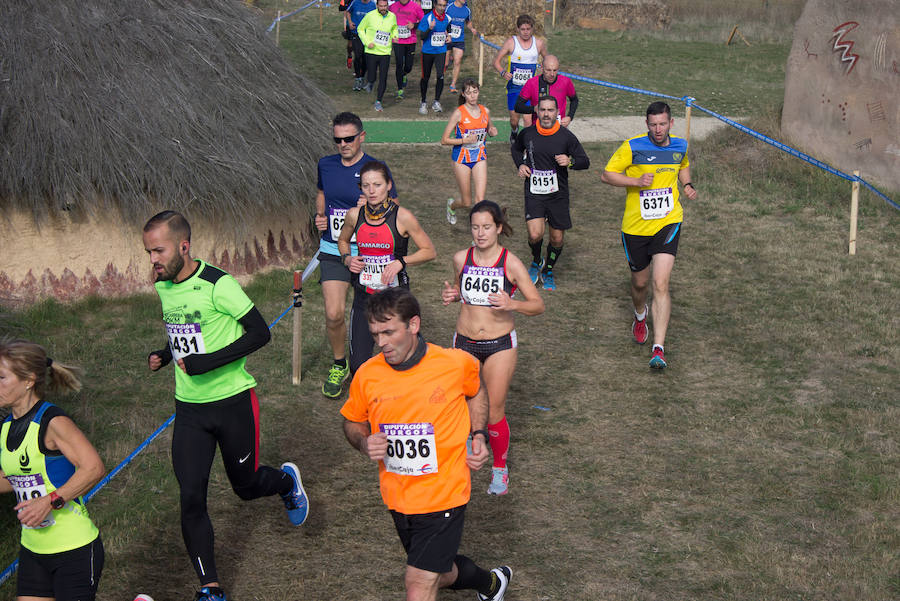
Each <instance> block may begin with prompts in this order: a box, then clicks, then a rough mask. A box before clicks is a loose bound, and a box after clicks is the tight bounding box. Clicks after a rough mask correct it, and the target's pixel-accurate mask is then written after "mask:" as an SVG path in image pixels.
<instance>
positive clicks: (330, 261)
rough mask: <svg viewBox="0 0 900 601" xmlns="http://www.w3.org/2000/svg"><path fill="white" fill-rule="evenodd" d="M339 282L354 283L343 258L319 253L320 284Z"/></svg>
mask: <svg viewBox="0 0 900 601" xmlns="http://www.w3.org/2000/svg"><path fill="white" fill-rule="evenodd" d="M331 280H337V281H339V282H347V283H348V284H349V283H350V282H352V281H353V274H351V273H350V270H349V269H347V266H346V265H344V264H343V263H342V262H341V258H340V257H338V256H335V255H326V254H322V253H319V283H320V284H321V283H322V282H328V281H331Z"/></svg>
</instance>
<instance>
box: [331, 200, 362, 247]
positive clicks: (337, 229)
mask: <svg viewBox="0 0 900 601" xmlns="http://www.w3.org/2000/svg"><path fill="white" fill-rule="evenodd" d="M349 210H350V209H340V208H338V207H331V208H330V209H329V210H328V229H329V230H330V233H331V239H332V240H334V241H335V242H337V240H338V238H340V237H341V229H343V227H344V220H345V219H346V218H347V211H349ZM355 241H356V232H353V235H352V236H350V242H355Z"/></svg>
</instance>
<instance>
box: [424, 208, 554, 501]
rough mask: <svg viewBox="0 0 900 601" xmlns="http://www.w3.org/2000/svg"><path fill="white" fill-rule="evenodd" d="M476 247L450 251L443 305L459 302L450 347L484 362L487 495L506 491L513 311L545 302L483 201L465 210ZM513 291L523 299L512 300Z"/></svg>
mask: <svg viewBox="0 0 900 601" xmlns="http://www.w3.org/2000/svg"><path fill="white" fill-rule="evenodd" d="M469 223H470V224H471V228H472V238H473V239H474V242H475V246H473V247H470V248H467V249H465V250H461V251H459V252H457V253H456V254H455V255H453V268H454V272H455V273H456V282H455V283H454V284H453V285H451V284H450V282H444V288H443V291H442V292H441V299H442V301H443V303H444V305H449V304H450V303H452V302H456V301H462V306H461V308H460V311H459V318H458V319H457V321H456V335H455V336H454V339H453V342H454V344H453V346H454V347H456V348H462V349H464V350H466V351H468V352H470V353H472V354H473V355H474V356H475V357H477V358H478V359H479V360H480V361H481V362H482V364H483V367H482V372H481V373H482V375H483V377H484V382H485V385H486V386H487V390H488V398H489V399H490V403H491V405H490V415H489V418H488V431H489V432H490V435H491V437H490V443H491V451H492V452H493V456H494V465H493V470H492V472H493V473H492V478H491V485H490V487H489V488H488V493H489V494H494V495H503V494H506V492H507V490H508V482H509V470H508V468H507V467H506V455H507V452H508V451H509V425H508V424H507V422H506V395H507V393H508V392H509V383H510V381H511V380H512V375H513V372H514V371H515V368H516V358H517V353H518V351H517V349H516V331H515V322H514V319H513V313H522V314H523V315H540V314H541V313H543V312H544V301H543V300H542V299H541V296H540V294H538V291H537V289H536V288H535V287H534V284H533V283H532V282H531V278H530V277H528V271H527V270H526V269H525V265H524V264H523V263H522V261H520V260H519V259H518V257H516V256H515V255H514V254H512V253H511V252H509V250H507V249H506V248H504V247H503V246H501V245H500V240H499V237H500V234H501V233H502V234H506V235H507V236H508V235H510V234H512V229H511V228H510V226H509V224H508V223H507V221H506V215H505V213H504V212H503V211H502V210H501V209H500V207H499V206H498V205H497V203H494V202H491V201H489V200H483V201H481V202H479V203H477V204H476V205H475V206H474V207H472V212H471V213H470V214H469ZM517 290H518V291H519V292H521V295H522V296H523V297H524V299H523V300H518V299H514V298H513V296H514V295H515V294H516V292H517Z"/></svg>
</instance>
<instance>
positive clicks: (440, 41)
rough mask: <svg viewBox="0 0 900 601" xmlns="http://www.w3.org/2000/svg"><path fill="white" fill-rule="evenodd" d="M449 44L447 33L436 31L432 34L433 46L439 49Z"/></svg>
mask: <svg viewBox="0 0 900 601" xmlns="http://www.w3.org/2000/svg"><path fill="white" fill-rule="evenodd" d="M446 43H447V32H446V31H435V32H432V34H431V46H432V47H434V48H439V47H441V46H443V45H445V44H446Z"/></svg>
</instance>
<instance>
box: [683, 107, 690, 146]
mask: <svg viewBox="0 0 900 601" xmlns="http://www.w3.org/2000/svg"><path fill="white" fill-rule="evenodd" d="M684 141H685V142H687V143H688V146H690V145H691V105H687V106H686V107H684Z"/></svg>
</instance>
